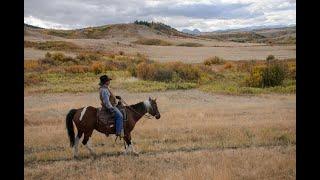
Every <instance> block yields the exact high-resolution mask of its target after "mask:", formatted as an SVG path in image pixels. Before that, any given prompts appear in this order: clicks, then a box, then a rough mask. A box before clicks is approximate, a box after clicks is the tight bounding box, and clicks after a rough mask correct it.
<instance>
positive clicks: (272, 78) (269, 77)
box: [262, 63, 287, 87]
mask: <svg viewBox="0 0 320 180" xmlns="http://www.w3.org/2000/svg"><path fill="white" fill-rule="evenodd" d="M286 75H287V67H286V66H285V65H284V64H282V63H273V64H271V65H268V66H267V68H265V69H264V70H263V73H262V86H263V87H270V86H271V87H273V86H279V85H281V84H282V82H283V80H284V79H285V78H286Z"/></svg>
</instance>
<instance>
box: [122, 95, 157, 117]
mask: <svg viewBox="0 0 320 180" xmlns="http://www.w3.org/2000/svg"><path fill="white" fill-rule="evenodd" d="M120 101H122V102H123V104H125V105H126V106H127V107H128V108H129V109H131V110H132V111H133V112H135V113H137V114H139V115H141V116H144V117H146V118H148V119H152V118H153V116H152V115H150V114H149V115H147V114H141V113H139V112H137V111H136V110H134V109H133V108H132V107H130V105H128V104H127V103H126V102H125V101H124V100H123V99H122V98H121V99H120ZM150 107H151V108H152V106H151V104H150ZM147 113H149V111H148V108H147Z"/></svg>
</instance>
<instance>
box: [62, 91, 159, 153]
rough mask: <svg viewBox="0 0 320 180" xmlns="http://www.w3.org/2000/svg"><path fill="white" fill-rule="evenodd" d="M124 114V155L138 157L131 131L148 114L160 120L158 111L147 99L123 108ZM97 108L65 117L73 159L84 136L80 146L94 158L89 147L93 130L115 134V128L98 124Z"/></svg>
mask: <svg viewBox="0 0 320 180" xmlns="http://www.w3.org/2000/svg"><path fill="white" fill-rule="evenodd" d="M124 109H125V112H126V114H127V120H126V121H124V123H123V128H124V137H123V139H124V141H125V144H126V145H127V146H125V154H127V153H133V154H135V155H138V153H137V152H135V151H134V149H133V145H132V143H131V131H132V130H133V128H134V127H135V125H136V123H137V122H138V121H139V119H141V117H142V116H144V115H145V114H146V113H149V114H150V115H152V116H153V117H155V118H156V119H160V117H161V115H160V113H159V111H158V106H157V102H156V99H152V98H150V97H149V99H148V100H145V101H143V102H139V103H137V104H133V105H128V106H124ZM97 112H98V108H95V107H92V106H86V107H82V108H79V109H71V110H70V111H69V112H68V114H67V116H66V128H67V134H68V137H69V141H70V146H71V147H72V148H73V157H74V158H77V156H78V144H79V140H80V138H81V137H82V135H84V138H83V140H82V144H83V145H84V146H85V147H86V148H87V149H88V150H89V152H90V154H91V155H92V156H94V157H95V156H96V154H95V152H94V150H93V149H92V147H91V143H90V140H89V139H90V137H91V135H92V133H93V131H94V130H97V131H98V132H100V133H103V134H105V135H106V136H108V135H109V134H115V127H113V128H110V127H107V125H105V124H102V123H98V117H97V114H98V113H97ZM73 123H74V124H75V125H76V128H77V132H78V133H77V136H75V132H74V125H73Z"/></svg>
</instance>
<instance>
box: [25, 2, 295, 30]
mask: <svg viewBox="0 0 320 180" xmlns="http://www.w3.org/2000/svg"><path fill="white" fill-rule="evenodd" d="M135 20H144V21H154V22H162V23H165V24H167V25H170V26H171V27H174V28H176V29H178V30H180V31H181V30H183V29H190V30H193V29H195V28H196V29H198V30H200V31H202V32H209V31H216V30H225V29H237V28H244V27H250V26H277V25H281V26H288V25H295V24H296V1H295V0H188V1H182V0H49V1H44V0H25V1H24V22H25V23H27V24H30V25H34V26H39V27H43V28H53V29H79V28H84V27H94V26H102V25H106V24H120V23H132V22H134V21H135Z"/></svg>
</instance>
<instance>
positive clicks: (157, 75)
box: [152, 67, 174, 82]
mask: <svg viewBox="0 0 320 180" xmlns="http://www.w3.org/2000/svg"><path fill="white" fill-rule="evenodd" d="M173 73H174V72H173V71H172V70H170V69H167V68H165V67H159V68H158V69H156V70H155V72H154V74H153V77H152V80H155V81H165V82H168V81H171V80H172V77H173Z"/></svg>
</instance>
